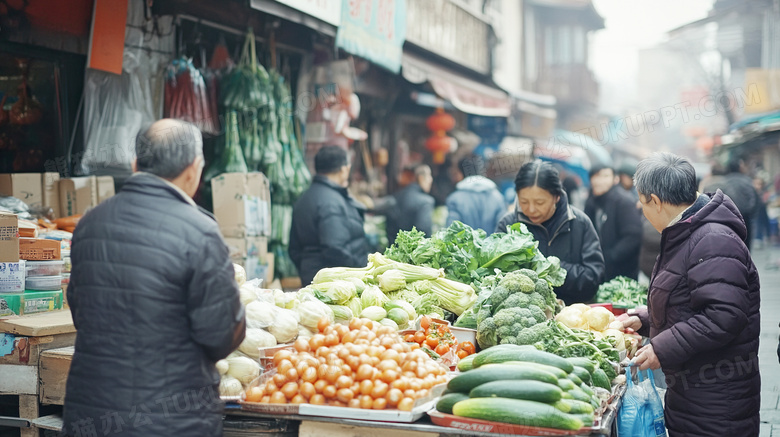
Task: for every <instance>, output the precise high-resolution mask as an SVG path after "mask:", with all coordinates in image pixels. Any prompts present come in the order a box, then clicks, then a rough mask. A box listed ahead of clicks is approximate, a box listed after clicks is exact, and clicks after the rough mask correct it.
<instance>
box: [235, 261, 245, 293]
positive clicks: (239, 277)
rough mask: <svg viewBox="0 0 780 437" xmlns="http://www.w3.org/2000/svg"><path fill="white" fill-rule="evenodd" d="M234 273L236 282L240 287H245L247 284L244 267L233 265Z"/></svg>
mask: <svg viewBox="0 0 780 437" xmlns="http://www.w3.org/2000/svg"><path fill="white" fill-rule="evenodd" d="M233 271H234V272H235V275H236V282H237V283H238V286H239V287H240V286H242V285H244V283H245V282H246V270H244V268H243V267H241V266H240V265H239V264H236V263H233Z"/></svg>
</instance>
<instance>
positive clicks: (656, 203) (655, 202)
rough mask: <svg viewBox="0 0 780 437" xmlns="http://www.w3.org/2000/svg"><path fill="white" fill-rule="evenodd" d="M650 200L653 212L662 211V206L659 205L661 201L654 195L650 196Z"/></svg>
mask: <svg viewBox="0 0 780 437" xmlns="http://www.w3.org/2000/svg"><path fill="white" fill-rule="evenodd" d="M650 199H651V200H652V202H653V208H654V209H655V211H656V212H661V209H663V205H661V199H660V198H659V197H658V196H657V195H655V194H651V195H650Z"/></svg>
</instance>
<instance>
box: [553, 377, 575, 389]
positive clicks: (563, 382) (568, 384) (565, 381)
mask: <svg viewBox="0 0 780 437" xmlns="http://www.w3.org/2000/svg"><path fill="white" fill-rule="evenodd" d="M558 387H560V388H562V389H563V390H565V391H569V390H573V389H575V388H577V385H576V384H574V383H573V382H572V381H571V379H569V378H560V379H559V380H558Z"/></svg>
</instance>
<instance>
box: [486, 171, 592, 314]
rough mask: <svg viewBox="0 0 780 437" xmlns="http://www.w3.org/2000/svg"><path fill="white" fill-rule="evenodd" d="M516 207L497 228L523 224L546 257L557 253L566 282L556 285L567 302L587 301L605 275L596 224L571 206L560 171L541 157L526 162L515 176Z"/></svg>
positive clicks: (501, 228)
mask: <svg viewBox="0 0 780 437" xmlns="http://www.w3.org/2000/svg"><path fill="white" fill-rule="evenodd" d="M515 190H516V191H517V209H516V210H515V211H513V212H510V213H508V214H507V215H505V216H504V218H502V219H501V221H500V222H499V224H498V226H497V228H496V232H506V230H507V228H508V227H509V226H511V225H513V224H515V223H517V222H521V223H525V224H526V226H527V227H528V231H529V232H531V233H532V234H533V236H534V238H535V239H536V240H537V241H539V250H540V251H541V252H542V254H544V255H545V256H557V257H558V258H560V260H561V267H563V268H564V269H566V272H567V273H566V282H564V284H563V285H562V286H560V287H558V288H556V289H555V293H556V294H557V295H558V298H559V299H562V300H563V301H564V302H565V303H566V304H567V305H570V304H573V303H577V302H588V301H590V300H591V299H593V297H594V296H595V295H596V291H597V290H598V287H599V284H601V281H602V279H603V278H604V255H603V254H602V252H601V245H600V243H599V237H598V235H596V230H595V229H594V228H593V223H591V221H590V219H589V218H588V216H587V215H585V213H584V212H582V211H581V210H580V209H578V208H576V207H574V206H571V205H569V201H568V199H567V197H566V192H565V191H564V190H563V186H562V185H561V179H560V177H559V175H558V170H556V169H555V167H553V166H552V164H550V163H548V162H544V161H540V160H536V161H533V162H528V163H526V164H524V165H523V166H522V167H521V168H520V171H519V172H517V177H516V178H515Z"/></svg>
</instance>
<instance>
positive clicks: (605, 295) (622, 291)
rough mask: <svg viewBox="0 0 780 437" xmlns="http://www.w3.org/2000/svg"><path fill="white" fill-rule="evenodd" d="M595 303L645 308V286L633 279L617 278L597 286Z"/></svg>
mask: <svg viewBox="0 0 780 437" xmlns="http://www.w3.org/2000/svg"><path fill="white" fill-rule="evenodd" d="M596 301H597V302H609V303H611V304H612V305H619V306H623V307H626V308H636V307H639V306H647V286H644V285H642V284H640V283H639V282H637V281H636V280H634V279H631V278H626V277H625V276H618V277H617V278H614V279H612V280H611V281H608V282H605V283H603V284H601V285H600V286H599V290H598V292H596Z"/></svg>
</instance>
